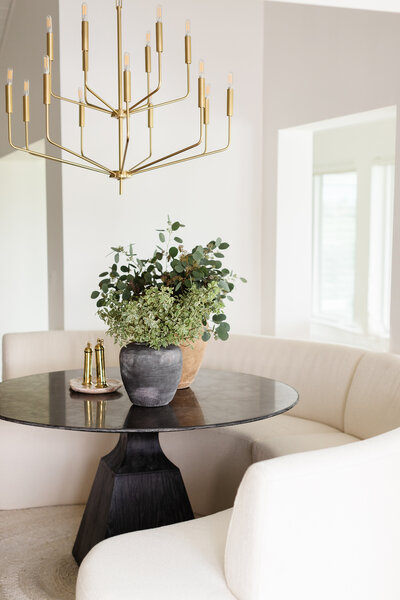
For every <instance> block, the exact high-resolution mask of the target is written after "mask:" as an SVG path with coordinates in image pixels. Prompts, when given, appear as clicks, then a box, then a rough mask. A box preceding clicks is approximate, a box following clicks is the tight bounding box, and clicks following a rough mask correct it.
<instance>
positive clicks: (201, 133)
mask: <svg viewBox="0 0 400 600" xmlns="http://www.w3.org/2000/svg"><path fill="white" fill-rule="evenodd" d="M203 125H204V108H200V137H199V140H198V141H197V142H195V143H194V144H191V145H190V146H186V148H182V149H181V150H177V151H176V152H171V154H167V155H166V156H163V157H162V158H158V159H157V160H153V161H152V162H150V163H147V165H145V166H143V167H142V168H140V169H135V170H133V169H130V171H129V173H131V174H133V175H135V174H136V173H138V172H140V171H142V169H145V168H147V167H150V166H151V165H155V164H157V163H159V162H161V161H163V160H167V158H172V157H173V156H177V155H178V154H182V152H186V151H187V150H191V149H192V148H197V146H200V144H201V142H202V141H203Z"/></svg>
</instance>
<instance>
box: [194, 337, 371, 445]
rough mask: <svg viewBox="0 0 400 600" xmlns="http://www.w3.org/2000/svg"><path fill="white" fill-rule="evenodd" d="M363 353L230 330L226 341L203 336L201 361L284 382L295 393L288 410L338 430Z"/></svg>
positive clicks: (204, 364)
mask: <svg viewBox="0 0 400 600" xmlns="http://www.w3.org/2000/svg"><path fill="white" fill-rule="evenodd" d="M363 354H364V351H363V350H360V349H356V348H349V347H346V346H337V345H333V344H320V343H318V342H309V341H297V340H296V341H295V340H283V339H278V338H270V337H265V336H244V335H232V336H231V337H230V338H229V340H228V341H226V342H220V341H218V342H214V341H210V342H208V348H207V351H206V354H205V359H204V362H203V366H204V367H208V368H211V369H222V370H226V371H241V372H243V373H249V374H251V375H260V376H263V377H270V378H271V379H277V380H278V381H282V382H284V383H287V384H289V385H291V386H292V387H294V388H295V389H296V390H297V391H298V392H299V395H300V400H299V403H298V404H297V406H295V407H294V408H293V409H292V410H291V411H290V413H289V414H291V415H293V416H296V417H302V418H304V419H311V420H313V421H319V422H321V423H325V424H326V425H330V426H332V427H336V428H337V429H340V430H341V431H343V423H344V408H345V402H346V397H347V392H348V390H349V387H350V383H351V381H352V378H353V375H354V371H355V369H356V366H357V364H358V362H359V361H360V359H361V357H362V356H363ZM353 435H356V434H353Z"/></svg>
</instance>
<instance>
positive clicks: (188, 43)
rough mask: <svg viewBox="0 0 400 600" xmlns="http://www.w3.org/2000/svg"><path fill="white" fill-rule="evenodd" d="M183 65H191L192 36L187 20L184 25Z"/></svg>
mask: <svg viewBox="0 0 400 600" xmlns="http://www.w3.org/2000/svg"><path fill="white" fill-rule="evenodd" d="M185 30H186V34H185V63H186V64H187V65H190V64H192V36H191V35H190V21H189V19H188V20H187V21H186V24H185Z"/></svg>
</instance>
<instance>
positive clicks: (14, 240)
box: [0, 141, 49, 363]
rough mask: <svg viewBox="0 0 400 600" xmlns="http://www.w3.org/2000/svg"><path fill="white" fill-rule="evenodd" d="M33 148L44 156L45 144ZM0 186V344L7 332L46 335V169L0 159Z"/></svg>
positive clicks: (20, 156) (17, 155) (27, 159)
mask: <svg viewBox="0 0 400 600" xmlns="http://www.w3.org/2000/svg"><path fill="white" fill-rule="evenodd" d="M32 148H33V149H34V150H36V151H37V152H43V150H44V142H43V141H41V142H36V143H35V144H32ZM22 172H23V173H24V176H23V177H21V173H22ZM0 181H1V194H0V215H1V218H0V256H1V257H2V259H1V264H2V275H3V282H2V286H1V290H2V293H1V294H0V339H1V337H2V336H3V334H4V333H7V332H11V331H32V330H40V329H48V324H49V322H48V303H47V243H46V228H47V223H46V165H45V163H44V161H41V160H39V159H38V158H35V157H32V156H29V155H27V154H24V153H22V152H11V153H10V154H8V155H5V156H2V157H1V158H0ZM0 363H1V346H0Z"/></svg>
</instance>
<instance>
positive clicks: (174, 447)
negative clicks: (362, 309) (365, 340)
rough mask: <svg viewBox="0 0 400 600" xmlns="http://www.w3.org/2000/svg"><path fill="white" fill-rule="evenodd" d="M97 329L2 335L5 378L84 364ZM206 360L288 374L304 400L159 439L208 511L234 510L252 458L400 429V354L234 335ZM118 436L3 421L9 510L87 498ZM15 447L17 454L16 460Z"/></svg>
mask: <svg viewBox="0 0 400 600" xmlns="http://www.w3.org/2000/svg"><path fill="white" fill-rule="evenodd" d="M98 336H104V332H101V331H50V332H33V333H16V334H7V335H5V336H4V337H3V379H10V378H12V377H18V376H23V375H29V374H32V373H40V372H46V371H55V370H61V369H73V368H80V367H81V366H82V365H81V362H82V360H81V357H82V349H83V347H84V346H85V344H86V341H87V340H88V339H90V340H93V341H94V340H95V339H96V338H97V337H98ZM105 346H106V356H107V364H108V365H109V366H116V365H117V364H118V352H119V350H118V348H117V347H116V346H115V345H114V344H113V342H112V341H111V340H108V339H106V340H105ZM203 366H204V367H206V368H213V369H224V370H228V371H242V372H244V373H250V374H255V375H261V376H265V377H271V378H273V379H277V380H280V381H284V382H286V383H288V384H289V385H291V386H293V387H294V388H295V389H297V391H298V392H299V394H300V401H299V403H298V405H297V406H295V407H294V408H293V409H292V410H291V411H290V412H289V413H286V414H284V415H279V416H277V417H273V418H271V419H267V420H265V421H259V422H256V423H251V424H247V425H241V426H236V427H227V428H223V429H215V430H212V429H210V430H204V431H187V432H176V433H166V434H162V435H161V436H160V437H161V443H162V446H163V448H164V451H165V452H166V454H167V456H168V457H169V458H170V459H171V460H172V461H173V462H175V464H177V465H178V466H179V467H180V469H181V471H182V475H183V478H184V481H185V485H186V487H187V490H188V494H189V497H190V500H191V503H192V506H193V509H194V512H195V513H197V514H199V515H207V514H211V513H214V512H217V511H220V510H224V509H226V508H229V507H231V506H232V504H233V500H234V497H235V494H236V491H237V489H238V486H239V484H240V481H241V479H242V478H243V475H244V473H245V472H246V469H247V468H248V467H249V466H250V465H251V464H252V463H253V462H257V461H260V460H265V459H269V458H274V457H277V456H283V455H287V454H293V453H296V452H303V451H307V450H315V449H322V448H328V447H334V446H339V445H344V444H349V443H351V442H355V441H358V440H360V439H364V438H368V437H372V436H375V435H378V434H380V433H383V432H385V431H388V430H390V429H394V428H396V427H399V426H400V357H398V356H397V355H390V354H381V353H372V352H367V351H364V350H361V349H356V348H349V347H345V346H339V345H331V344H321V343H317V342H310V341H293V340H283V339H277V338H268V337H263V336H240V335H232V336H231V337H230V339H229V340H228V341H227V342H209V343H208V348H207V352H206V355H205V360H204V362H203ZM116 441H117V436H116V435H115V434H103V433H87V432H75V431H61V430H51V429H43V428H35V427H30V426H25V425H18V424H15V423H8V422H5V421H0V478H1V480H2V481H8V482H9V485H7V486H3V488H2V489H1V491H0V509H14V508H27V507H34V506H46V505H47V506H49V505H58V504H78V503H83V502H85V501H86V499H87V496H88V493H89V490H90V487H91V483H92V480H93V477H94V474H95V471H96V469H97V464H98V460H99V457H100V456H102V455H103V454H105V453H107V452H108V451H110V450H111V448H113V447H114V445H115V444H116ZM49 448H51V452H49ZM27 449H29V454H27ZM10 452H12V453H13V461H9V460H8V456H9V454H10ZM26 473H28V474H29V475H28V476H26ZM66 479H68V486H66V485H65V481H66Z"/></svg>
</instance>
